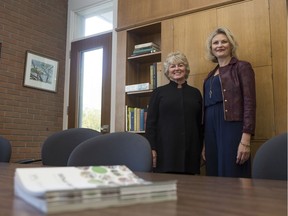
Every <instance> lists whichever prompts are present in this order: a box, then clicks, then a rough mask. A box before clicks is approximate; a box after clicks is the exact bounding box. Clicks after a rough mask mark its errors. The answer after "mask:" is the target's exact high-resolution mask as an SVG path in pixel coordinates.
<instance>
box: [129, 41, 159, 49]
mask: <svg viewBox="0 0 288 216" xmlns="http://www.w3.org/2000/svg"><path fill="white" fill-rule="evenodd" d="M147 47H155V48H158V49H159V50H160V46H159V45H158V44H156V43H154V42H147V43H142V44H136V45H135V46H134V49H141V48H147Z"/></svg>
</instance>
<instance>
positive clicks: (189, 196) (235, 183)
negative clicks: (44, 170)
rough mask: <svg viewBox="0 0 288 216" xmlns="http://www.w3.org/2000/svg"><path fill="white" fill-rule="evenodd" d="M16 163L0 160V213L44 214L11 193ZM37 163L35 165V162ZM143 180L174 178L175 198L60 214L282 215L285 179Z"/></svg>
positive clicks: (179, 177) (15, 215)
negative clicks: (174, 199)
mask: <svg viewBox="0 0 288 216" xmlns="http://www.w3.org/2000/svg"><path fill="white" fill-rule="evenodd" d="M28 166H37V165H27V164H26V165H23V164H22V165H20V164H13V163H10V164H7V163H0V216H10V215H13V216H35V215H44V214H42V213H41V212H39V211H38V210H37V209H34V208H33V207H32V206H30V205H29V204H26V203H25V202H24V201H22V200H21V199H19V198H17V197H15V196H14V191H13V185H14V183H13V182H14V181H13V176H14V171H15V168H16V167H28ZM38 166H39V165H38ZM137 174H138V175H139V176H140V177H142V178H144V179H146V180H152V181H158V180H172V179H177V180H178V189H177V194H178V200H177V201H167V202H160V203H149V204H137V205H131V206H123V207H113V208H104V209H96V210H87V211H81V212H67V213H61V214H53V215H61V216H73V215H75V216H76V215H77V216H79V215H80V216H89V215H93V216H98V215H99V216H111V215H117V216H118V215H119V216H148V215H157V216H162V215H163V216H172V215H173V216H175V215H177V216H182V215H187V216H188V215H189V216H193V215H195V216H202V215H209V216H211V215H212V216H226V215H227V216H228V215H229V216H235V215H241V216H254V215H259V216H265V215H267V216H280V215H281V216H282V215H283V216H286V215H287V182H286V181H278V180H259V179H258V180H256V179H242V178H222V177H207V176H189V175H172V174H156V173H137Z"/></svg>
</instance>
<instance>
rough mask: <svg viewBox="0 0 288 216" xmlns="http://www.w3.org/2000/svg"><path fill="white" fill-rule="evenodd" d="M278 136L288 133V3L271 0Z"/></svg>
mask: <svg viewBox="0 0 288 216" xmlns="http://www.w3.org/2000/svg"><path fill="white" fill-rule="evenodd" d="M269 5H270V23H271V47H272V54H273V55H272V62H273V66H272V67H273V84H274V108H275V130H276V134H280V133H284V132H287V111H288V110H287V1H285V0H278V1H277V4H276V3H275V1H274V0H269Z"/></svg>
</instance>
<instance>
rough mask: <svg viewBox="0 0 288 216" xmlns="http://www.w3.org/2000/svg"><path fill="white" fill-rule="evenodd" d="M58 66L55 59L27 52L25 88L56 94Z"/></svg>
mask: <svg viewBox="0 0 288 216" xmlns="http://www.w3.org/2000/svg"><path fill="white" fill-rule="evenodd" d="M58 64H59V62H58V61H57V60H55V59H52V58H50V57H46V56H42V55H39V54H36V53H32V52H30V51H27V53H26V65H25V75H24V86H27V87H32V88H37V89H42V90H46V91H51V92H56V91H57V78H58Z"/></svg>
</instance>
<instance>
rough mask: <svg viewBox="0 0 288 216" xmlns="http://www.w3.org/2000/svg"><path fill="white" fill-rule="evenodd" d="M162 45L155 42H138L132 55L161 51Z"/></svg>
mask: <svg viewBox="0 0 288 216" xmlns="http://www.w3.org/2000/svg"><path fill="white" fill-rule="evenodd" d="M159 51H160V46H159V45H158V44H156V43H154V42H148V43H143V44H136V45H135V46H134V51H133V53H132V56H137V55H143V54H147V53H154V52H159Z"/></svg>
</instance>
